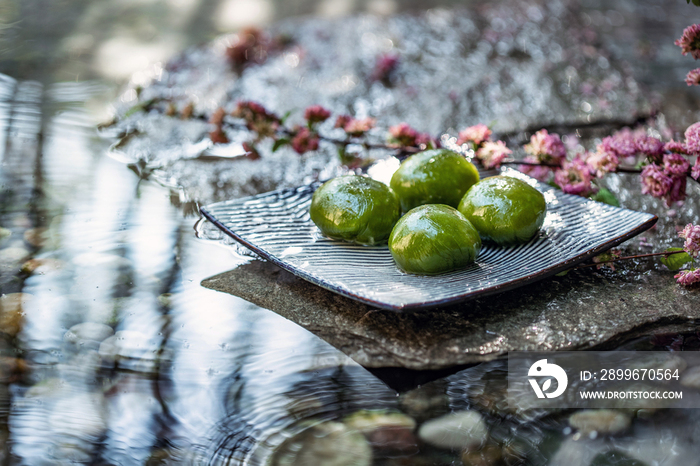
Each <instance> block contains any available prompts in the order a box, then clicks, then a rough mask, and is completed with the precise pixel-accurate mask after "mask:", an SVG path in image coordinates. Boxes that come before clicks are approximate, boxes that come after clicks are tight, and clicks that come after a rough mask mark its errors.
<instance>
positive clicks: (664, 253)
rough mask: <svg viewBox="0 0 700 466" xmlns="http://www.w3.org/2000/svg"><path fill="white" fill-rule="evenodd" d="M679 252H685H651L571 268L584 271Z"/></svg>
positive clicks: (677, 252)
mask: <svg viewBox="0 0 700 466" xmlns="http://www.w3.org/2000/svg"><path fill="white" fill-rule="evenodd" d="M681 252H685V251H683V250H680V251H667V252H652V253H649V254H637V255H635V256H624V257H618V258H615V259H610V260H607V261H600V262H594V263H593V264H584V265H577V266H576V267H573V269H585V268H588V267H595V266H598V265H602V264H609V263H612V262H618V261H623V260H629V259H643V258H646V257H658V256H666V257H668V256H672V255H673V254H679V253H681Z"/></svg>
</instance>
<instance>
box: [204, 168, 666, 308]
mask: <svg viewBox="0 0 700 466" xmlns="http://www.w3.org/2000/svg"><path fill="white" fill-rule="evenodd" d="M316 183H318V182H312V183H309V184H307V185H301V186H297V187H294V188H281V189H276V190H272V191H268V192H265V193H260V194H257V195H254V196H247V197H243V198H239V199H236V201H240V202H245V201H247V200H251V199H255V198H259V197H261V196H266V195H270V194H272V193H276V192H281V191H285V190H298V189H301V188H306V187H310V186H311V185H313V184H316ZM585 200H587V201H590V202H597V201H593V200H591V199H585ZM226 202H229V201H221V202H217V203H214V204H210V205H209V206H205V207H200V209H199V211H200V213H201V214H202V215H203V216H204V217H205V218H206V219H207V220H209V221H210V222H212V223H213V224H214V225H215V226H216V227H217V228H219V229H220V230H221V231H223V232H224V233H226V234H227V235H228V236H230V237H231V238H233V239H234V240H235V241H237V242H238V243H240V244H242V245H243V246H245V247H246V248H248V249H250V250H251V251H253V252H254V253H255V254H257V255H258V256H260V257H262V258H263V259H265V260H267V261H269V262H272V263H273V264H275V265H277V266H278V267H280V268H282V269H284V270H286V271H288V272H290V273H292V274H294V275H296V276H298V277H300V278H302V279H304V280H306V281H308V282H310V283H313V284H314V285H317V286H320V287H321V288H324V289H326V290H329V291H331V292H334V293H337V294H340V295H341V296H344V297H346V298H350V299H353V300H355V301H359V302H361V303H363V304H367V305H370V306H373V307H377V308H379V309H384V310H388V311H395V312H404V311H419V310H424V309H432V308H436V307H441V306H446V305H454V304H458V303H463V302H466V301H470V300H472V299H477V298H483V297H486V296H491V295H494V294H498V293H503V292H505V291H509V290H513V289H516V288H520V287H521V286H524V285H528V284H530V283H534V282H537V281H540V280H542V279H545V278H547V277H550V276H552V275H556V274H557V273H560V272H563V271H564V270H568V269H570V268H572V267H573V266H575V265H577V264H580V263H581V262H584V261H586V260H587V259H589V258H591V257H593V256H596V255H598V254H600V253H601V252H603V251H606V250H608V249H611V248H613V247H615V246H617V245H618V244H621V243H623V242H625V241H627V240H628V239H630V238H633V237H635V236H637V235H639V234H640V233H642V232H644V231H646V230H648V229H650V228H651V227H653V226H654V225H655V224H656V222H657V221H658V220H659V218H658V217H657V216H656V215H654V214H650V213H647V212H639V211H634V210H631V209H626V208H624V207H615V206H611V207H615V208H617V209H620V210H628V211H630V212H635V213H642V214H646V215H650V216H651V217H650V218H649V219H647V220H646V221H645V222H643V223H641V224H640V225H638V226H637V227H636V228H634V229H632V230H630V231H627V232H625V233H623V234H621V235H618V236H615V237H613V238H611V239H609V240H608V241H606V242H605V243H603V244H601V245H599V246H597V247H595V248H593V249H590V250H588V251H586V252H584V253H581V254H578V255H577V256H575V257H573V258H571V259H568V260H566V261H563V262H561V263H558V264H556V265H554V266H551V267H547V268H544V269H542V270H538V271H537V272H534V273H531V274H529V275H526V276H524V277H520V278H516V279H514V280H512V281H509V282H507V283H503V284H500V285H494V286H492V287H489V288H487V289H485V290H474V291H471V292H468V293H463V294H459V295H455V296H451V297H449V298H442V299H437V300H431V301H422V302H415V303H408V304H398V305H397V304H389V303H385V302H382V301H377V300H374V299H371V298H367V297H364V296H360V295H358V294H355V293H353V292H352V291H351V290H347V289H345V288H342V287H339V286H337V285H333V284H332V283H329V282H327V281H325V282H324V281H323V279H320V278H317V277H315V276H313V275H311V274H309V273H307V272H305V271H304V270H303V269H299V268H296V267H294V266H293V265H292V264H290V263H288V262H285V261H283V260H281V259H279V258H278V257H276V256H274V255H272V254H270V253H268V252H266V251H264V250H263V249H260V248H259V247H257V246H256V245H254V244H252V243H250V242H248V241H246V240H245V239H244V238H242V237H241V236H239V235H238V234H236V232H234V231H233V230H231V229H230V228H228V227H227V226H226V225H224V224H223V223H221V222H220V221H219V220H217V219H216V217H214V214H212V213H211V212H210V211H209V210H208V207H212V206H215V205H218V204H223V203H226Z"/></svg>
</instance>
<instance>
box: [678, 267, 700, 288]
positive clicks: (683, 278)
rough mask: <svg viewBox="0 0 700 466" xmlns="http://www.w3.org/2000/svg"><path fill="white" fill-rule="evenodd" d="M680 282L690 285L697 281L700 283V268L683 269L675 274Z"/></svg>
mask: <svg viewBox="0 0 700 466" xmlns="http://www.w3.org/2000/svg"><path fill="white" fill-rule="evenodd" d="M673 278H675V279H676V281H678V283H679V284H681V285H683V286H690V285H693V284H695V283H700V269H693V270H683V271H681V272H680V273H678V274H676V275H674V276H673Z"/></svg>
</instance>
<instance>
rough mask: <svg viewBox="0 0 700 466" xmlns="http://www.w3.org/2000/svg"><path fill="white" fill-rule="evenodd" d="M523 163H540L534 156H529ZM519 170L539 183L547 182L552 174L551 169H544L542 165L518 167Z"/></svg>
mask: <svg viewBox="0 0 700 466" xmlns="http://www.w3.org/2000/svg"><path fill="white" fill-rule="evenodd" d="M523 162H530V163H540V161H539V160H538V159H537V157H536V156H534V155H528V156H527V157H525V158H524V159H523ZM518 170H519V171H520V172H522V173H525V174H526V175H530V176H531V177H533V178H535V179H536V180H538V181H543V182H546V181H547V180H549V177H550V175H551V173H552V168H551V167H543V166H541V165H539V166H538V165H518Z"/></svg>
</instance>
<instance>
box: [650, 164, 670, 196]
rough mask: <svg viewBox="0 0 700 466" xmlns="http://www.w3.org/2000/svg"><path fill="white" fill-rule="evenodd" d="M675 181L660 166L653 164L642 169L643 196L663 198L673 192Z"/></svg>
mask: <svg viewBox="0 0 700 466" xmlns="http://www.w3.org/2000/svg"><path fill="white" fill-rule="evenodd" d="M672 184H673V181H672V180H671V178H670V177H668V176H666V175H665V174H664V171H663V170H662V169H661V167H659V166H658V165H656V164H654V163H652V164H649V165H647V166H646V167H644V169H642V194H651V195H652V196H654V197H658V198H663V197H664V196H665V195H666V194H668V192H669V191H670V190H671V185H672Z"/></svg>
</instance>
